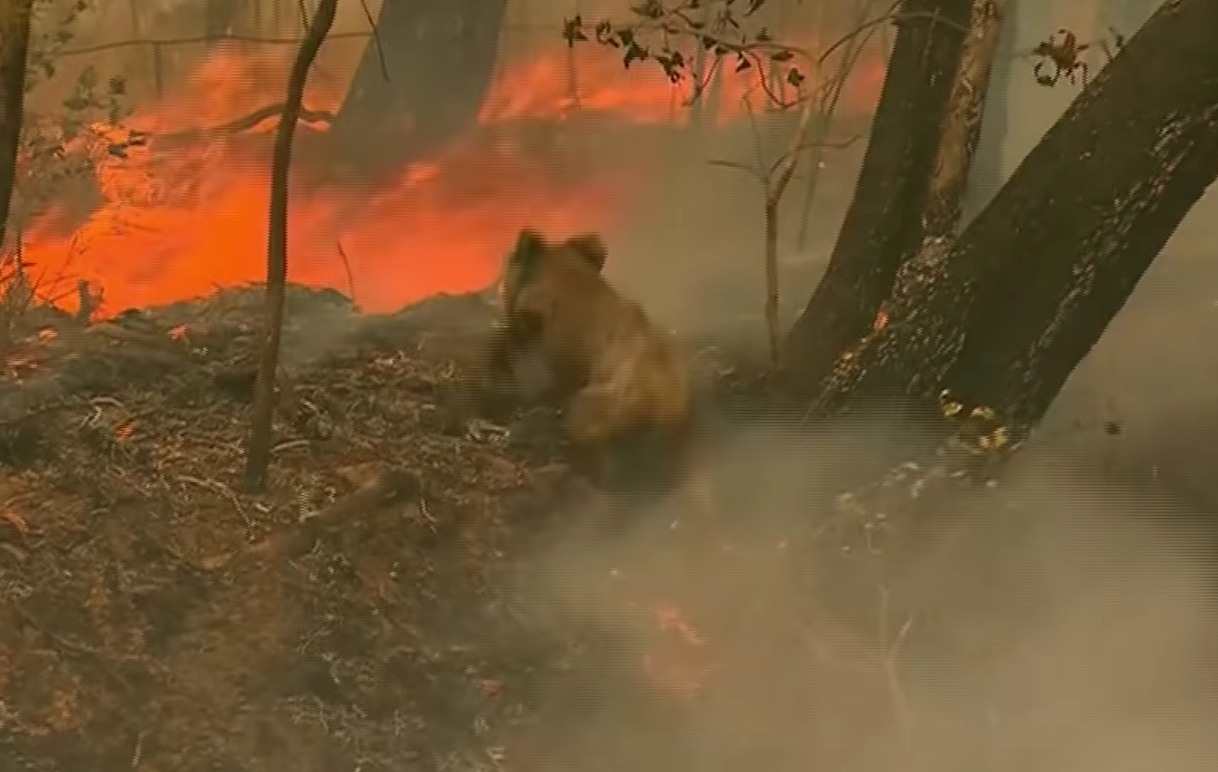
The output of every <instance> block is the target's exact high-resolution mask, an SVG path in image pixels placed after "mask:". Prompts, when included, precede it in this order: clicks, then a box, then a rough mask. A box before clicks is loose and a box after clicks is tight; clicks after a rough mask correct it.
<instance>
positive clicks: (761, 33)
mask: <svg viewBox="0 0 1218 772" xmlns="http://www.w3.org/2000/svg"><path fill="white" fill-rule="evenodd" d="M753 40H756V41H757V42H758V43H772V42H773V41H774V38H773V36H772V35H770V31H769V30H768V29H766V28H765V27H762V28H761V29H759V30H757V34H756V35H754V36H753Z"/></svg>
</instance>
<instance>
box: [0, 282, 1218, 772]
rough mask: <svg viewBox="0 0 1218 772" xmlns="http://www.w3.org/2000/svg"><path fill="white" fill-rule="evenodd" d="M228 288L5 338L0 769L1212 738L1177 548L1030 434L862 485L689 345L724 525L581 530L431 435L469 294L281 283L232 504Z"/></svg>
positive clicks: (509, 761) (320, 766)
mask: <svg viewBox="0 0 1218 772" xmlns="http://www.w3.org/2000/svg"><path fill="white" fill-rule="evenodd" d="M261 297H262V293H261V290H260V288H258V287H250V288H237V289H231V290H225V291H222V292H220V293H218V294H216V295H213V296H210V297H207V298H203V299H200V300H197V301H191V302H184V303H178V304H175V305H173V306H168V307H162V308H155V309H150V310H147V311H141V312H131V313H128V314H124V315H120V316H119V317H117V318H115V319H113V320H110V321H108V322H103V323H98V324H93V325H90V326H88V327H80V326H77V325H76V324H75V323H73V322H72V321H71V320H69V319H67V318H64V317H61V316H59V315H57V314H54V313H50V312H48V313H47V314H46V315H45V317H44V318H42V319H37V318H31V320H30V326H29V328H28V329H27V330H25V334H24V337H23V338H22V340H21V342H20V344H19V345H17V346H16V347H15V348H13V350H12V351H11V352H10V353H9V354H8V355H7V358H6V362H5V367H6V368H7V371H8V373H7V376H8V377H6V379H5V381H4V384H3V387H2V388H0V410H2V411H3V413H2V414H0V464H3V467H4V472H5V474H4V477H3V480H2V481H0V618H2V623H0V769H6V770H7V769H14V770H47V771H48V772H50V771H52V770H54V771H56V772H68V771H69V770H119V769H124V770H125V769H139V770H169V769H173V770H214V769H226V770H250V771H253V770H283V769H302V770H327V771H328V770H352V769H360V770H402V769H422V770H431V769H445V770H449V769H451V770H482V769H503V770H543V769H553V770H560V769H561V770H570V769H579V770H602V769H603V770H610V769H623V768H636V769H643V770H647V769H656V770H659V769H671V768H681V767H682V766H688V767H696V768H699V769H706V770H717V769H722V770H725V771H726V770H737V769H741V768H744V767H745V766H753V767H756V766H762V767H765V768H767V769H774V770H783V769H791V770H794V769H805V768H808V767H809V766H815V765H824V764H833V765H834V766H835V767H837V768H840V769H851V770H872V769H898V768H901V769H908V768H911V766H914V767H916V768H923V766H924V765H925V768H931V767H933V768H936V769H948V770H951V769H961V770H963V769H977V768H979V766H978V765H984V768H987V769H1012V770H1014V769H1030V768H1032V769H1059V768H1061V769H1065V768H1069V769H1073V770H1101V769H1103V770H1112V769H1119V770H1125V769H1129V770H1133V769H1145V768H1148V767H1147V766H1146V765H1147V764H1150V763H1152V762H1153V763H1154V764H1156V765H1157V764H1162V763H1170V764H1172V765H1173V766H1174V767H1176V768H1178V769H1202V768H1205V767H1204V766H1202V765H1203V764H1204V763H1205V761H1206V759H1208V758H1212V755H1211V754H1212V752H1213V750H1214V749H1213V747H1212V738H1210V737H1209V735H1210V734H1211V733H1209V732H1207V731H1206V729H1205V727H1207V726H1210V725H1212V716H1213V715H1214V713H1213V707H1214V706H1213V697H1214V694H1215V693H1216V692H1215V690H1214V688H1213V687H1214V684H1213V683H1212V678H1211V677H1210V676H1207V675H1206V673H1212V672H1213V671H1212V670H1209V669H1207V668H1206V667H1205V665H1206V663H1207V662H1208V661H1209V660H1208V659H1207V658H1206V655H1205V651H1206V649H1207V647H1212V643H1213V633H1214V631H1213V629H1212V626H1211V621H1210V614H1209V612H1210V609H1209V604H1210V603H1211V601H1210V600H1209V597H1210V596H1209V592H1210V590H1211V589H1212V587H1211V585H1212V578H1213V576H1212V571H1211V570H1210V569H1211V567H1212V563H1207V562H1206V560H1207V558H1206V557H1205V555H1204V554H1203V553H1204V551H1205V550H1207V549H1209V548H1210V547H1211V546H1212V541H1209V540H1208V537H1207V536H1204V535H1202V534H1201V533H1200V532H1199V531H1196V530H1188V529H1186V528H1184V527H1183V526H1184V525H1188V524H1190V523H1194V520H1192V519H1190V517H1189V516H1188V515H1189V514H1190V512H1195V507H1192V506H1191V505H1190V504H1189V503H1188V502H1187V501H1184V500H1182V498H1181V497H1179V496H1176V495H1175V494H1173V492H1172V491H1171V490H1168V489H1167V488H1164V487H1161V488H1160V489H1158V490H1151V489H1148V488H1147V487H1146V486H1134V485H1131V484H1126V483H1116V482H1113V481H1112V480H1111V479H1108V480H1100V479H1099V478H1098V477H1095V476H1094V474H1093V479H1095V480H1096V485H1095V486H1094V487H1092V488H1090V489H1088V488H1087V487H1086V485H1085V484H1084V483H1080V480H1081V479H1084V478H1081V477H1080V476H1079V475H1083V474H1086V473H1087V472H1086V470H1084V469H1083V468H1082V467H1081V466H1079V465H1078V463H1077V460H1076V459H1074V460H1072V459H1070V458H1064V457H1063V456H1062V455H1061V451H1060V448H1059V449H1058V450H1054V448H1053V447H1041V448H1035V447H1034V448H1031V449H1029V451H1028V453H1027V454H1026V455H1025V457H1024V459H1022V460H1021V461H1019V462H1018V463H1017V465H1016V466H1015V467H1014V468H1013V469H1011V470H1009V471H1008V473H1007V474H1006V475H1004V478H1003V479H1002V480H1001V481H1000V482H998V483H997V484H996V485H995V486H993V487H984V488H982V489H977V490H962V491H956V492H953V493H951V494H950V495H947V496H942V495H941V496H938V497H936V498H935V500H934V501H932V502H926V501H918V500H915V499H912V498H910V497H909V496H907V495H905V494H904V493H902V492H901V490H902V489H900V487H899V486H897V487H893V488H892V491H895V492H889V493H887V494H883V495H879V496H870V497H868V496H867V495H866V490H867V484H868V481H871V482H872V483H874V481H876V480H880V479H882V472H883V471H884V470H886V469H889V468H891V467H892V466H893V465H894V464H895V463H896V462H898V461H899V460H900V459H901V458H902V454H903V453H904V452H905V450H906V449H907V446H910V443H907V442H905V441H904V440H903V439H902V437H903V431H902V427H900V426H897V425H894V424H892V423H891V422H889V421H886V420H880V419H876V420H873V421H872V420H869V421H864V422H858V421H856V422H853V423H851V424H850V425H848V426H846V425H842V426H833V427H822V428H820V429H817V430H816V431H815V432H805V433H803V434H797V433H795V432H793V431H791V430H789V429H783V428H780V427H776V426H774V425H773V424H772V423H770V422H763V421H761V420H749V419H747V418H742V417H741V416H746V415H747V413H748V410H747V404H748V400H749V399H750V398H751V397H750V396H749V393H748V388H747V386H748V382H747V378H744V377H743V375H742V374H741V369H740V367H738V366H737V364H738V363H735V362H734V361H733V359H732V357H731V355H730V354H727V353H724V352H719V353H717V354H715V355H714V356H711V355H704V356H703V358H702V359H703V361H704V362H707V361H710V362H712V364H713V366H709V367H707V368H706V371H705V372H704V374H703V375H704V380H705V382H706V383H708V384H710V385H711V386H712V387H713V388H712V392H713V393H714V394H716V395H718V396H719V397H721V399H720V401H719V403H718V404H720V405H721V407H722V408H723V414H724V419H723V425H724V426H725V427H726V428H725V429H724V430H723V433H722V434H723V441H722V443H721V448H720V451H721V452H718V453H717V454H716V457H715V458H714V460H713V462H712V463H713V464H714V466H715V468H716V472H717V474H718V475H719V478H720V480H721V482H722V483H723V485H722V487H721V490H722V491H724V499H723V502H722V503H723V504H724V506H725V507H726V509H727V511H729V512H730V513H731V518H732V522H731V524H730V525H729V526H728V528H727V529H726V531H725V533H724V539H723V543H722V544H720V545H718V546H716V547H714V548H713V549H707V548H706V547H705V545H702V546H697V545H694V544H692V542H691V541H690V540H689V539H687V538H686V537H685V535H684V534H683V532H682V530H681V529H680V528H679V527H678V528H674V527H673V523H674V522H675V521H677V520H678V519H679V517H678V515H679V513H678V512H675V511H674V509H673V507H674V505H672V504H671V503H667V502H662V501H661V502H656V503H653V504H652V505H650V506H647V507H642V508H639V510H638V511H635V512H631V513H630V519H629V522H627V523H625V524H624V525H622V524H620V523H619V527H617V528H614V529H611V530H606V529H605V528H603V527H602V526H603V523H604V520H605V518H606V517H607V514H606V512H607V511H609V510H612V507H607V506H606V503H605V500H604V496H603V495H601V494H599V493H598V492H597V491H595V490H594V489H593V488H592V487H591V486H589V485H587V484H586V483H584V482H582V481H581V480H580V479H579V478H578V477H577V476H575V475H574V474H572V473H570V472H569V471H568V470H567V469H566V467H565V465H564V464H563V458H562V454H561V449H559V448H557V447H550V446H544V445H539V444H538V443H535V442H532V443H520V442H517V441H516V440H515V439H514V437H515V433H514V431H513V427H512V426H506V427H505V426H497V425H493V424H483V423H479V422H474V423H472V424H470V425H468V426H466V427H464V428H463V429H462V430H461V431H459V432H452V431H448V432H446V431H445V430H444V426H443V424H444V422H443V421H439V420H437V411H438V410H439V408H438V407H437V405H438V404H439V403H440V401H441V400H442V397H443V393H444V391H445V389H446V388H448V387H449V385H450V383H451V379H452V378H453V377H454V374H455V373H456V372H458V370H459V368H460V366H461V362H462V360H463V359H464V358H465V357H466V356H468V353H469V352H470V351H471V350H472V349H471V347H472V346H473V345H476V341H477V340H478V339H479V338H478V335H479V333H480V332H481V331H482V330H484V329H485V324H486V322H487V320H488V319H489V318H490V317H489V315H490V308H489V307H488V306H487V304H486V303H485V302H484V300H483V299H482V298H481V297H480V296H477V295H469V296H447V297H440V298H435V299H432V300H429V301H426V302H424V303H422V304H419V305H416V306H412V307H409V308H407V309H405V310H404V311H402V312H400V313H397V314H392V315H383V316H365V315H361V314H359V313H358V312H357V311H356V310H355V309H354V308H353V307H352V306H351V304H350V303H349V302H348V301H347V300H346V299H345V298H344V297H342V296H341V295H339V294H338V293H334V292H325V291H313V290H307V289H304V288H299V287H294V288H293V289H292V291H291V293H290V304H289V321H288V333H287V335H288V337H287V342H286V348H285V363H286V365H285V371H284V384H285V386H284V389H283V399H282V406H281V409H280V411H279V414H278V417H277V427H276V435H277V438H278V440H277V441H278V444H277V447H276V452H275V458H274V463H273V477H272V484H271V488H270V492H269V493H267V494H266V495H263V496H247V495H244V494H241V493H240V492H239V491H238V490H237V488H236V487H235V486H236V481H237V479H238V474H239V469H240V464H241V461H242V453H241V450H242V444H243V441H244V437H245V431H246V427H247V416H246V412H247V409H248V402H249V397H250V388H251V384H252V372H253V369H252V367H253V366H252V362H253V358H254V355H255V352H256V343H257V336H256V334H255V331H256V330H257V328H258V326H259V319H260V313H261ZM907 431H908V427H906V432H905V433H907ZM1105 436H1106V435H1105ZM1051 444H1052V443H1050V445H1051ZM1100 482H1102V483H1103V485H1100V484H1099V483H1100ZM378 486H379V487H378ZM369 488H372V489H374V493H373V495H372V496H371V497H367V498H365V499H363V500H359V499H357V501H358V502H359V503H358V505H357V506H354V507H348V508H347V509H346V510H345V511H339V512H338V514H337V515H336V514H335V512H336V510H335V506H336V505H337V506H339V507H342V506H343V502H348V503H349V502H350V501H351V497H352V496H353V495H356V496H358V495H360V494H359V493H358V492H359V491H361V490H363V491H367V490H368V489H369ZM850 490H855V491H861V492H862V493H860V494H859V496H860V498H865V499H866V500H867V501H869V502H870V504H869V505H868V506H867V507H863V508H852V507H851V506H850V502H851V501H852V500H854V499H841V498H840V497H839V496H840V494H841V493H843V492H847V491H850ZM877 502H878V504H877ZM879 505H882V506H879ZM614 512H615V513H616V515H618V516H620V514H621V513H620V512H617V511H616V510H614ZM1148 512H1149V513H1153V514H1154V519H1156V520H1157V525H1156V526H1155V527H1150V526H1148V525H1147V523H1148V518H1147V517H1145V515H1146V514H1147V513H1148ZM1171 513H1175V514H1176V515H1178V516H1170V515H1171ZM612 515H613V513H611V514H610V515H608V516H612ZM893 523H905V524H908V523H913V525H912V526H911V525H903V526H901V527H894V526H893ZM1169 526H1174V527H1169ZM1186 547H1187V548H1191V550H1190V549H1186ZM1207 571H1209V573H1207Z"/></svg>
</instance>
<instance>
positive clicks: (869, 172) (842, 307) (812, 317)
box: [783, 0, 971, 396]
mask: <svg viewBox="0 0 1218 772" xmlns="http://www.w3.org/2000/svg"><path fill="white" fill-rule="evenodd" d="M970 7H971V2H970V0H908V2H906V3H905V4H904V13H906V14H919V16H917V17H910V18H906V19H904V20H903V21H901V22H900V23H899V24H898V32H897V39H896V42H895V44H894V45H893V51H892V56H891V57H890V59H889V64H888V75H887V77H886V78H885V80H884V87H883V90H882V92H881V94H880V102H879V105H878V107H877V108H876V115H875V122H874V124H873V126H872V130H871V137H870V141H869V143H868V146H867V152H866V154H865V155H864V158H863V166H862V169H861V171H860V172H859V179H858V183H857V184H856V187H855V191H854V198H853V200H852V201H851V204H850V208H849V209H848V211H847V212H846V218H845V221H844V222H843V223H842V228H841V231H840V233H839V234H838V238H837V244H836V246H835V247H834V250H833V255H832V257H831V258H830V260H829V265H828V267H827V269H826V272H825V275H824V277H823V278H822V279H821V281H820V284H819V285H818V286H817V288H816V291H815V292H814V293H813V295H812V299H811V300H810V301H809V302H808V305H807V307H806V308H805V309H804V312H803V313H802V314H801V315H800V317H799V319H797V320H796V322H795V324H794V326H793V327H792V329H791V331H790V333H789V334H788V339H787V343H786V345H785V346H784V348H783V350H784V352H785V359H784V362H783V370H784V372H783V382H784V389H785V390H786V391H787V392H789V394H790V395H791V396H801V395H803V396H806V395H809V394H812V393H814V392H815V390H816V388H817V386H818V384H820V383H821V382H822V381H823V380H824V378H825V377H826V376H827V375H828V374H829V373H831V372H832V371H833V369H834V367H835V365H836V363H837V359H838V357H839V356H840V354H841V353H842V352H843V351H845V350H846V349H847V348H848V347H849V346H850V345H852V344H853V343H855V342H856V341H857V340H859V339H860V338H861V337H862V336H863V335H865V334H866V333H867V331H868V330H869V329H871V326H872V324H873V323H874V321H875V319H876V316H877V314H878V313H879V311H880V304H881V303H882V302H883V301H884V300H885V299H886V298H887V297H888V295H889V293H890V291H891V289H892V283H893V281H894V279H895V278H896V273H897V268H898V267H899V266H900V264H901V263H902V261H903V260H904V259H905V258H906V257H907V256H908V255H910V254H912V253H913V252H914V250H916V249H917V248H918V245H919V244H921V242H922V235H923V234H922V222H921V218H922V213H923V211H924V209H925V208H926V200H927V196H928V195H929V192H930V190H929V185H928V182H929V180H930V176H931V170H932V168H933V164H934V162H935V156H936V153H937V151H938V147H939V131H940V126H941V125H942V123H943V120H944V117H945V116H946V115H947V112H948V109H949V107H950V94H951V84H952V79H953V74H954V73H955V72H956V69H957V67H958V66H959V63H960V56H961V52H962V50H963V48H964V36H963V35H962V34H961V32H960V28H963V27H965V26H966V24H967V21H968V14H969V9H970ZM929 14H938V15H939V16H940V17H941V18H942V19H944V20H945V21H939V20H932V19H930V18H926V15H929Z"/></svg>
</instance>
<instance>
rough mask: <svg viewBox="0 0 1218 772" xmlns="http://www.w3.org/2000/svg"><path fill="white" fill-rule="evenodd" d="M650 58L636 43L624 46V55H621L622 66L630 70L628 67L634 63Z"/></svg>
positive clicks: (644, 49)
mask: <svg viewBox="0 0 1218 772" xmlns="http://www.w3.org/2000/svg"><path fill="white" fill-rule="evenodd" d="M650 56H651V54H650V53H648V51H647V49H646V48H643V47H642V46H640V45H639V44H637V43H631V44H630V45H628V46H626V53H625V54H623V55H622V66H623V67H625V68H626V69H630V65H632V64H634V63H635V62H642V61H646V60H647V59H648V58H649V57H650Z"/></svg>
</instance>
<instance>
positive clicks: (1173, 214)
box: [825, 0, 1218, 435]
mask: <svg viewBox="0 0 1218 772" xmlns="http://www.w3.org/2000/svg"><path fill="white" fill-rule="evenodd" d="M1215 50H1218V3H1215V2H1213V0H1168V2H1166V3H1164V5H1163V7H1162V8H1161V9H1160V10H1159V11H1158V12H1157V13H1156V14H1155V15H1154V16H1153V17H1152V18H1151V19H1150V20H1149V21H1148V22H1147V23H1146V24H1145V25H1144V26H1143V27H1142V29H1141V31H1139V32H1138V34H1137V35H1135V36H1134V37H1133V38H1132V39H1130V40H1129V42H1128V43H1127V44H1126V47H1125V49H1124V51H1123V52H1122V53H1120V54H1119V55H1118V56H1117V57H1116V59H1115V60H1114V61H1113V62H1112V63H1111V64H1110V65H1109V66H1107V67H1106V68H1104V70H1103V71H1102V72H1101V73H1099V74H1098V75H1097V77H1096V78H1095V79H1094V80H1093V82H1092V83H1091V84H1090V85H1089V86H1088V87H1087V88H1086V89H1085V90H1084V91H1083V93H1082V94H1080V95H1079V97H1078V98H1077V99H1076V100H1075V102H1074V104H1073V105H1072V106H1071V107H1070V109H1069V110H1067V112H1066V113H1065V114H1064V115H1063V116H1062V117H1061V118H1060V119H1059V120H1058V121H1057V123H1055V124H1054V126H1053V127H1052V128H1051V129H1050V130H1049V132H1048V133H1047V134H1046V135H1045V137H1044V139H1043V140H1042V141H1041V142H1040V143H1039V144H1038V145H1037V146H1036V147H1035V148H1034V149H1033V150H1032V152H1031V153H1030V154H1029V155H1028V156H1027V158H1026V159H1025V160H1024V161H1023V163H1022V164H1021V165H1020V166H1019V168H1018V169H1017V170H1016V171H1015V172H1014V174H1013V175H1012V177H1011V178H1010V180H1008V182H1007V183H1006V185H1005V186H1003V188H1002V190H1001V191H1000V192H999V193H998V195H997V196H996V197H995V199H994V200H993V202H992V203H991V204H990V205H989V206H988V207H986V209H985V210H984V211H983V212H981V214H979V215H978V217H977V219H976V220H975V221H974V222H973V223H972V225H971V226H969V227H968V228H967V229H966V230H965V232H964V233H963V234H962V235H961V237H960V239H959V240H958V241H957V242H956V244H955V245H954V247H953V248H951V249H950V250H947V251H946V253H945V255H944V259H943V261H942V263H941V264H940V265H939V266H937V270H936V271H935V272H934V273H933V274H930V275H926V276H921V277H918V281H919V283H920V286H921V289H922V292H921V299H920V302H917V303H913V302H911V303H910V304H908V305H907V306H906V307H904V308H901V309H898V310H895V311H894V313H893V315H892V320H891V323H890V324H889V325H888V326H887V327H886V328H885V329H884V330H882V331H881V332H880V333H879V334H877V335H875V336H872V339H871V340H869V341H868V342H867V344H866V345H865V346H863V349H862V351H861V352H860V358H862V359H864V360H865V361H864V366H863V367H861V368H860V371H861V372H862V377H861V378H860V379H858V380H856V381H854V382H852V383H836V384H834V385H833V388H834V389H837V390H838V391H839V392H842V393H840V394H837V395H828V398H826V399H825V403H826V404H832V403H833V402H835V401H836V399H837V398H844V399H847V400H849V399H857V398H859V397H868V396H875V395H877V394H882V395H883V396H896V395H899V396H905V397H915V398H933V397H934V396H936V395H937V394H938V393H939V390H940V389H942V388H947V389H950V390H951V391H952V392H953V393H954V394H955V395H957V397H958V398H959V399H960V401H961V402H963V403H964V404H965V405H979V406H985V407H989V408H993V409H995V410H996V411H997V412H998V413H999V415H1000V416H1001V418H1002V419H1003V420H1004V422H1005V423H1006V424H1007V426H1008V427H1009V428H1010V429H1011V431H1012V433H1014V434H1016V435H1018V433H1019V432H1020V431H1021V430H1023V429H1026V428H1027V427H1029V426H1031V425H1032V424H1033V423H1035V422H1036V421H1037V420H1038V419H1039V418H1040V417H1041V416H1042V415H1043V413H1044V412H1045V410H1046V409H1047V408H1048V406H1049V404H1050V403H1051V401H1052V400H1053V398H1054V397H1055V396H1056V394H1057V393H1058V391H1059V390H1060V389H1061V387H1062V385H1063V384H1064V383H1065V380H1066V378H1067V377H1068V376H1069V374H1070V373H1071V372H1072V371H1073V369H1074V368H1075V367H1076V366H1077V364H1078V363H1079V361H1081V359H1082V358H1083V357H1084V356H1085V355H1086V354H1087V352H1088V351H1090V350H1091V348H1092V346H1093V345H1094V344H1095V343H1096V341H1097V340H1098V339H1099V337H1100V335H1101V334H1102V333H1103V331H1104V329H1105V328H1106V327H1107V325H1108V323H1109V322H1110V321H1111V319H1112V318H1113V316H1114V315H1115V314H1116V313H1117V312H1118V311H1119V310H1120V309H1121V307H1122V306H1123V305H1124V303H1125V301H1126V299H1127V298H1128V297H1129V295H1130V293H1131V292H1132V291H1133V289H1134V287H1135V286H1136V284H1137V282H1138V280H1139V279H1140V278H1141V276H1142V275H1143V273H1144V272H1145V271H1146V269H1147V268H1148V267H1149V266H1150V264H1151V262H1152V261H1153V260H1154V258H1155V257H1156V256H1157V255H1158V253H1159V251H1160V250H1161V249H1162V247H1163V245H1164V244H1165V243H1166V242H1167V240H1168V238H1169V237H1170V236H1171V234H1172V233H1173V232H1174V231H1175V229H1176V227H1177V226H1178V225H1179V223H1180V221H1181V220H1182V219H1183V218H1184V216H1185V215H1186V214H1187V213H1188V211H1189V209H1190V208H1191V207H1192V205H1193V204H1194V203H1195V202H1196V201H1197V199H1198V198H1200V197H1201V195H1202V194H1203V193H1204V191H1205V189H1206V188H1207V187H1208V186H1209V185H1210V184H1211V183H1212V182H1213V181H1214V179H1215V177H1218V142H1215V141H1214V138H1215V136H1218V57H1216V56H1214V51H1215ZM902 374H903V375H902ZM893 392H898V394H894V393H893Z"/></svg>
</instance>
